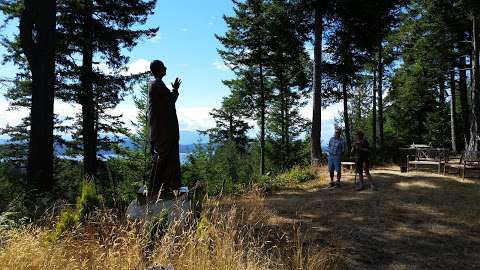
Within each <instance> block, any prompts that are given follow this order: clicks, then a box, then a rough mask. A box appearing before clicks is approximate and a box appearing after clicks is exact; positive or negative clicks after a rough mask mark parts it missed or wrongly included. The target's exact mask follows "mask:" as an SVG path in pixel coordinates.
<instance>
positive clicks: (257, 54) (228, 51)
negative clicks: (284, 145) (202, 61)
mask: <svg viewBox="0 0 480 270" xmlns="http://www.w3.org/2000/svg"><path fill="white" fill-rule="evenodd" d="M233 3H234V6H235V7H234V11H235V15H234V16H224V20H225V22H226V23H227V25H228V27H229V29H228V31H227V32H226V33H225V35H224V36H218V35H217V36H216V37H217V39H218V40H219V41H220V42H221V43H222V45H223V46H224V49H220V50H218V52H219V54H220V56H221V57H222V58H223V60H224V61H225V62H226V63H227V64H228V65H229V66H230V67H231V68H232V70H233V71H234V72H235V73H236V76H237V77H241V78H242V79H246V80H250V81H257V82H258V84H257V85H254V84H252V83H249V86H250V87H251V88H249V89H246V90H248V93H247V94H248V96H249V98H251V99H252V101H253V104H254V107H255V108H254V110H255V112H256V115H255V120H258V124H259V128H260V134H259V140H260V174H264V173H265V118H266V114H267V105H268V99H269V93H268V89H267V86H266V85H267V81H266V75H265V74H266V72H267V70H266V68H267V66H268V63H267V61H268V50H267V45H268V42H269V37H268V32H267V30H266V22H267V18H266V14H267V13H266V6H267V3H266V1H264V0H246V1H244V2H243V1H237V0H233Z"/></svg>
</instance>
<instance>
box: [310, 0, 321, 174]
mask: <svg viewBox="0 0 480 270" xmlns="http://www.w3.org/2000/svg"><path fill="white" fill-rule="evenodd" d="M322 36H323V12H322V9H321V7H320V5H319V4H317V5H316V7H315V29H314V38H315V41H314V47H313V50H314V52H313V54H314V70H313V115H312V131H311V132H312V133H311V134H310V140H311V149H310V159H311V163H312V165H314V166H317V165H320V161H321V157H322V146H321V138H322Z"/></svg>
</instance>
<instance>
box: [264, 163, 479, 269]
mask: <svg viewBox="0 0 480 270" xmlns="http://www.w3.org/2000/svg"><path fill="white" fill-rule="evenodd" d="M373 177H374V179H375V180H376V182H377V183H378V185H377V186H378V191H375V192H372V191H369V190H368V191H362V192H355V191H353V184H352V183H351V182H348V181H347V182H348V183H346V184H345V185H344V186H343V187H342V188H340V189H323V188H322V187H323V186H325V185H319V186H318V187H316V188H314V189H312V190H297V191H292V190H290V191H279V192H275V193H274V194H273V195H272V196H270V197H267V198H266V200H265V203H266V205H267V207H268V208H269V209H271V210H272V211H273V212H274V213H275V216H274V217H272V218H271V219H270V221H269V222H270V223H271V224H272V225H273V224H276V225H286V224H289V223H291V224H297V225H298V224H300V225H299V226H300V228H301V231H302V235H303V239H304V242H305V244H306V245H318V246H331V247H334V248H336V249H338V250H340V253H341V254H342V256H344V258H345V260H346V263H347V265H349V266H350V267H349V268H353V269H480V182H478V181H465V182H461V181H460V180H459V179H455V178H453V177H444V176H438V175H434V174H426V173H410V174H401V173H399V172H394V171H386V170H384V171H382V170H377V171H374V173H373Z"/></svg>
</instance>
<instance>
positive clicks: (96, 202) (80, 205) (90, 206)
mask: <svg viewBox="0 0 480 270" xmlns="http://www.w3.org/2000/svg"><path fill="white" fill-rule="evenodd" d="M102 205H103V198H102V196H101V195H99V194H98V193H97V190H96V188H95V183H94V182H93V180H92V179H85V181H84V182H83V183H82V187H81V191H80V196H79V197H78V198H77V212H78V215H79V217H80V219H83V218H84V217H85V216H86V215H88V214H89V213H90V212H91V211H93V210H95V208H97V207H100V206H102Z"/></svg>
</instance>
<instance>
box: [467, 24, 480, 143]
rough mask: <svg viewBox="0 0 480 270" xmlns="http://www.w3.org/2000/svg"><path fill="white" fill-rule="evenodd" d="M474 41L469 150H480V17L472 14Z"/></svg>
mask: <svg viewBox="0 0 480 270" xmlns="http://www.w3.org/2000/svg"><path fill="white" fill-rule="evenodd" d="M472 29H473V31H472V42H473V59H472V60H473V61H472V118H471V119H472V120H471V123H470V143H469V144H468V150H469V151H478V125H479V119H478V117H479V115H478V113H479V112H478V109H479V106H480V104H479V103H480V102H479V101H480V96H479V86H480V85H479V70H478V68H479V67H478V64H479V63H478V62H479V61H478V50H479V47H478V46H479V44H478V18H477V17H476V15H472Z"/></svg>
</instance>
